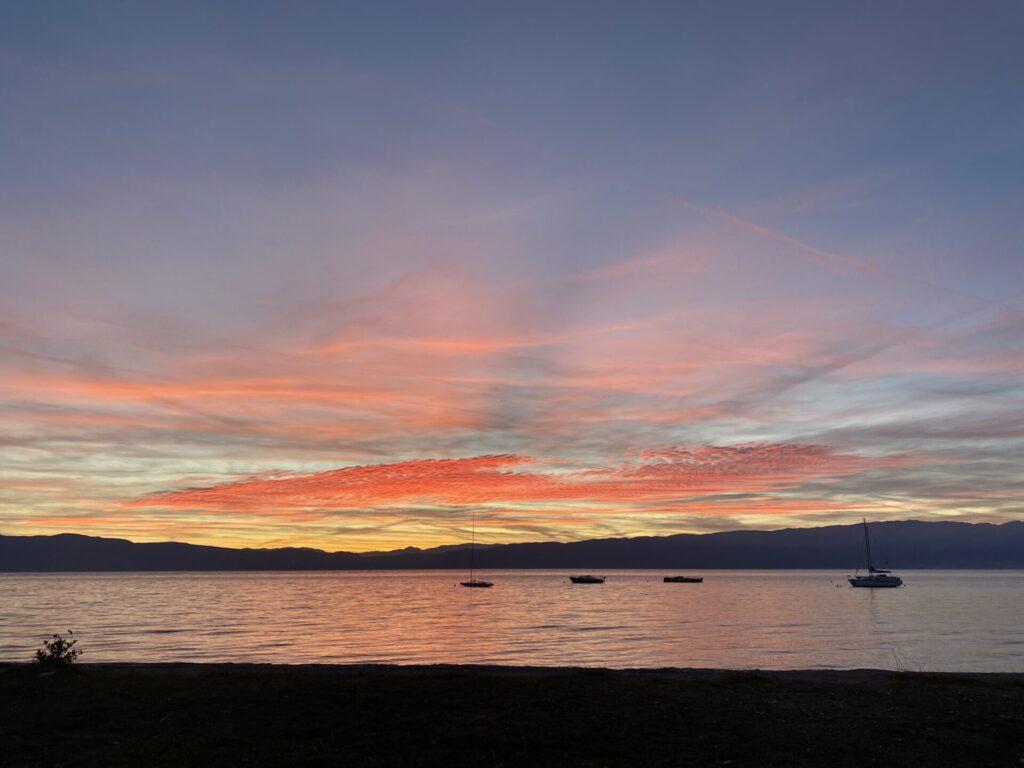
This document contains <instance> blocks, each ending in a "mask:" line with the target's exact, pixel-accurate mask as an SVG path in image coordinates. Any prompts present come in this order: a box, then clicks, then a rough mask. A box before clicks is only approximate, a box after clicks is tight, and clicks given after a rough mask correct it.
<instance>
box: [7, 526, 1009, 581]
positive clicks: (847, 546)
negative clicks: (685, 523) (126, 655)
mask: <svg viewBox="0 0 1024 768" xmlns="http://www.w3.org/2000/svg"><path fill="white" fill-rule="evenodd" d="M871 529H872V539H873V541H874V547H873V548H874V552H875V559H876V561H877V562H876V565H879V566H883V567H884V566H891V567H893V568H895V569H898V570H910V569H922V570H938V569H941V570H1015V569H1020V568H1024V521H1011V522H1006V523H1001V524H993V523H962V522H955V521H927V522H926V521H920V520H904V521H887V522H879V523H872V524H871ZM863 537H864V533H863V530H862V527H861V526H860V525H832V526H822V527H819V528H783V529H778V530H771V531H755V530H737V531H725V532H719V533H705V534H689V533H682V534H674V535H668V536H637V537H631V538H609V539H590V540H585V541H575V542H566V543H559V542H532V543H531V542H527V543H521V544H483V545H479V546H478V547H477V549H476V566H477V568H479V569H480V570H561V569H569V570H582V571H593V570H634V569H637V570H648V569H660V570H664V571H666V572H677V571H687V570H697V571H702V570H711V569H716V570H719V569H720V570H836V571H851V570H853V569H856V568H857V567H864V566H866V564H867V563H866V561H865V560H864V538H863ZM468 567H469V552H468V551H467V550H466V548H465V547H464V546H458V545H455V546H442V547H435V548H433V549H416V548H407V549H401V550H394V551H391V552H364V553H356V552H344V551H335V552H326V551H323V550H318V549H301V548H287V547H285V548H278V549H233V548H229V547H214V546H206V545H198V544H185V543H181V542H148V543H147V542H143V543H136V542H132V541H128V540H126V539H109V538H100V537H94V536H82V535H79V534H70V533H62V534H56V535H52V536H5V535H0V571H3V572H7V573H23V572H39V573H48V572H52V573H57V572H73V573H79V572H129V571H157V572H163V571H167V572H171V571H250V572H263V571H364V570H365V571H404V570H417V571H418V570H459V569H467V568H468Z"/></svg>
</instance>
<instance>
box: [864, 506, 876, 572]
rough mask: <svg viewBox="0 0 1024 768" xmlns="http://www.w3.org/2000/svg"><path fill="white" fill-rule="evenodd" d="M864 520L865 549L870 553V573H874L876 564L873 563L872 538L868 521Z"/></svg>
mask: <svg viewBox="0 0 1024 768" xmlns="http://www.w3.org/2000/svg"><path fill="white" fill-rule="evenodd" d="M863 520H864V549H865V550H866V551H867V553H868V573H874V571H875V564H874V563H873V562H871V537H869V536H868V519H867V518H866V517H865V518H863Z"/></svg>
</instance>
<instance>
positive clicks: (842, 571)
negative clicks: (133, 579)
mask: <svg viewBox="0 0 1024 768" xmlns="http://www.w3.org/2000/svg"><path fill="white" fill-rule="evenodd" d="M475 570H476V571H477V572H479V573H510V572H515V571H549V572H552V573H556V574H559V575H561V574H573V573H580V572H582V571H587V570H590V571H594V572H600V573H601V574H602V575H604V574H605V573H615V572H619V571H628V572H650V573H651V574H652V576H653V575H657V576H658V578H659V579H660V578H661V576H662V575H665V576H670V575H674V574H678V573H683V574H686V573H688V572H691V571H692V572H694V573H695V574H697V575H700V574H703V573H726V572H733V571H752V572H753V571H778V572H780V573H782V572H789V573H793V572H803V573H825V572H828V573H834V574H837V575H842V577H843V578H845V577H846V576H847V575H848V574H851V573H854V572H855V571H856V570H857V568H856V566H850V567H849V568H842V567H829V566H822V567H820V568H789V567H786V566H781V565H780V566H774V567H769V566H764V567H755V566H748V567H745V568H744V567H735V568H725V567H721V568H707V567H693V568H687V567H686V566H682V567H679V568H641V567H628V568H590V569H587V568H545V567H533V566H526V565H524V566H507V567H503V568H476V569H475ZM860 570H861V571H864V569H863V568H861V569H860ZM464 571H465V569H464V568H457V567H454V566H453V567H443V566H437V567H420V568H222V569H213V568H198V569H191V570H190V569H184V568H145V569H143V568H129V569H121V570H117V569H112V568H108V569H102V570H95V569H94V570H74V571H72V570H38V571H14V570H5V569H3V568H0V576H33V575H38V576H42V575H53V574H66V575H71V574H82V575H89V574H93V575H99V574H115V573H121V574H130V573H168V574H169V573H181V574H197V573H207V574H218V573H253V574H256V573H268V574H269V573H365V574H375V573H379V574H381V575H385V574H395V573H453V574H462V573H463V572H464ZM899 571H900V573H924V572H934V571H949V572H951V573H966V572H971V571H979V572H984V571H995V572H1006V573H1012V572H1014V571H1024V565H1014V566H1009V565H1008V566H1002V567H996V566H991V567H968V566H964V567H953V566H947V567H933V568H900V569H899ZM495 586H498V585H495Z"/></svg>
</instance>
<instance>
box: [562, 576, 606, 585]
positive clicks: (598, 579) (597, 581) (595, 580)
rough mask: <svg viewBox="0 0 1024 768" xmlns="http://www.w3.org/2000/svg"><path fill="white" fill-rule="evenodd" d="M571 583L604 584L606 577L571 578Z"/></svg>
mask: <svg viewBox="0 0 1024 768" xmlns="http://www.w3.org/2000/svg"><path fill="white" fill-rule="evenodd" d="M569 581H571V582H572V583H573V584H604V576H590V575H589V574H588V575H586V576H570V577H569Z"/></svg>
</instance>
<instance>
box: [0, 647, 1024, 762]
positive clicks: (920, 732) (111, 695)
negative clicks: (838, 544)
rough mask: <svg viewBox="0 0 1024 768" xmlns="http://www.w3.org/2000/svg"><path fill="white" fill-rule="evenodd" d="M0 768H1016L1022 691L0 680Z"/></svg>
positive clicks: (216, 669)
mask: <svg viewBox="0 0 1024 768" xmlns="http://www.w3.org/2000/svg"><path fill="white" fill-rule="evenodd" d="M0 706H2V711H0V762H2V763H3V764H4V765H5V766H9V767H11V768H13V766H44V765H45V766H65V765H66V766H72V765H73V766H76V767H79V766H140V765H145V766H210V765H231V766H325V765H341V766H344V765H359V766H670V765H671V766H680V765H701V766H704V765H728V766H766V765H767V766H847V765H848V766H854V765H856V766H858V768H863V766H864V765H872V764H877V765H886V766H954V765H963V766H978V765H991V766H998V765H1005V766H1022V765H1024V675H940V674H920V673H907V672H904V673H897V674H894V673H886V672H836V673H827V672H806V673H767V672H702V671H697V670H690V671H687V670H662V671H636V672H629V671H611V670H579V669H550V670H543V669H515V668H487V667H329V666H323V667H316V666H312V667H309V666H307V667H288V666H269V665H267V666H261V665H99V664H96V665H89V664H86V665H78V666H77V667H76V668H73V669H71V670H69V671H68V672H66V673H62V674H51V675H45V676H40V675H39V674H38V672H37V671H36V670H34V669H32V668H31V667H29V666H26V665H7V666H0Z"/></svg>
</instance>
